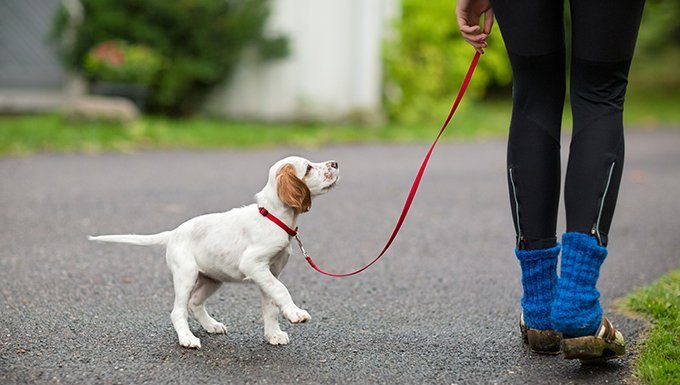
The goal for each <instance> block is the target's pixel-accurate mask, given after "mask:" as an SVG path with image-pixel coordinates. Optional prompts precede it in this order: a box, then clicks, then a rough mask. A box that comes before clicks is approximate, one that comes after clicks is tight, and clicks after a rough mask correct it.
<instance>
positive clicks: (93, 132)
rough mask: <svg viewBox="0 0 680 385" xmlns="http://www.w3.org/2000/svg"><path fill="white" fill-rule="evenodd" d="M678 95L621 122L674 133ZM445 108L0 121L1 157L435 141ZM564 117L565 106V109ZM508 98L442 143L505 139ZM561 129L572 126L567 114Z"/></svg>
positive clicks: (477, 106)
mask: <svg viewBox="0 0 680 385" xmlns="http://www.w3.org/2000/svg"><path fill="white" fill-rule="evenodd" d="M678 105H680V94H678V95H674V96H668V95H666V96H660V95H656V96H643V95H631V96H630V97H629V101H628V104H627V106H626V111H625V113H624V117H625V120H626V123H627V124H628V126H635V127H647V128H649V127H651V128H654V127H657V126H670V127H680V109H678V108H677V106H678ZM447 109H448V106H447V105H445V104H442V105H439V106H433V108H432V120H431V122H430V123H423V124H388V125H384V126H380V127H363V126H358V125H332V124H265V123H242V122H232V121H223V120H215V119H208V118H191V119H167V118H161V117H153V116H147V117H144V118H142V119H141V120H139V121H136V122H134V123H131V124H127V125H121V124H117V123H111V122H76V121H70V120H68V119H65V118H63V117H62V116H59V115H32V116H4V117H0V156H3V155H22V154H31V153H34V152H41V151H58V152H64V151H76V152H87V153H95V152H101V151H132V150H138V149H159V148H160V149H173V148H190V149H203V148H251V147H270V146H299V147H318V146H323V145H329V144H345V143H359V142H362V143H365V142H368V143H376V142H381V143H382V142H418V141H422V142H427V141H430V140H432V139H433V138H434V135H435V134H436V132H437V130H438V127H439V124H441V123H440V120H439V119H443V117H444V115H445V114H446V112H447ZM565 111H567V112H568V108H567V109H565ZM510 115H511V103H510V101H508V100H501V101H487V102H483V103H474V102H469V101H463V104H462V105H461V108H460V109H459V112H458V113H457V114H456V116H455V118H454V119H453V121H452V124H451V127H450V128H449V129H448V130H447V131H446V132H445V134H444V136H443V139H444V140H450V139H469V138H480V137H481V138H483V137H499V136H505V135H506V133H507V127H508V124H509V122H510ZM563 125H564V127H569V126H571V119H570V114H569V113H565V119H564V122H563Z"/></svg>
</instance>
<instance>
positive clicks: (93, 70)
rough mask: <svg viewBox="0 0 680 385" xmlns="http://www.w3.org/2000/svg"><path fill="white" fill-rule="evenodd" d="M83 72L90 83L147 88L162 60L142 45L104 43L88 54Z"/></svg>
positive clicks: (116, 41)
mask: <svg viewBox="0 0 680 385" xmlns="http://www.w3.org/2000/svg"><path fill="white" fill-rule="evenodd" d="M83 69H84V70H85V73H86V75H87V77H88V78H90V79H96V80H102V81H108V82H119V83H134V84H143V85H149V84H151V82H152V81H154V79H155V76H156V75H157V74H158V71H159V70H160V69H161V57H160V56H159V55H158V54H156V53H155V52H154V51H153V50H152V49H150V48H149V47H146V46H143V45H138V44H127V43H126V42H124V41H120V40H107V41H105V42H103V43H101V44H97V45H96V46H94V47H92V49H90V51H88V53H87V55H86V56H85V61H84V63H83Z"/></svg>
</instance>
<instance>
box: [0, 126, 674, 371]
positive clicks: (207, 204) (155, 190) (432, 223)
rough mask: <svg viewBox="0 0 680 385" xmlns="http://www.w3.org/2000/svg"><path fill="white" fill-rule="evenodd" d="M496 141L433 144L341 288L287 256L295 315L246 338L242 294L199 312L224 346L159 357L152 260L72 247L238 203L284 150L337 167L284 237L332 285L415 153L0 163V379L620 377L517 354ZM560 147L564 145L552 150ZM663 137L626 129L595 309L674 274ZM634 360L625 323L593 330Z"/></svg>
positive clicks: (161, 319) (165, 351)
mask: <svg viewBox="0 0 680 385" xmlns="http://www.w3.org/2000/svg"><path fill="white" fill-rule="evenodd" d="M504 148H505V145H504V143H503V141H483V142H473V143H453V144H445V145H443V146H441V147H440V148H438V149H437V151H436V152H435V155H434V157H433V158H432V163H431V167H430V169H429V170H428V172H427V174H426V176H425V178H424V180H423V185H422V190H421V192H420V193H419V194H418V197H417V199H416V202H415V203H414V205H413V211H412V213H411V215H410V216H409V218H408V221H407V223H406V225H405V226H404V228H403V230H402V233H401V234H400V236H399V237H398V238H397V241H396V243H395V245H394V247H393V249H392V251H391V252H390V253H389V254H388V255H387V256H386V257H385V259H384V260H383V261H381V262H380V263H379V264H377V265H376V266H374V267H373V268H371V269H370V270H369V271H367V272H365V273H364V274H362V275H360V276H357V277H355V278H347V279H332V278H327V277H324V276H321V275H318V274H317V273H315V272H313V271H312V270H311V269H310V268H309V267H308V266H306V265H305V263H304V261H303V260H302V259H301V258H300V256H299V254H298V253H297V252H296V254H295V256H294V257H293V258H292V259H291V262H290V263H289V265H288V267H287V268H286V270H285V271H284V273H283V276H282V280H283V281H284V282H285V283H286V285H287V286H288V288H289V289H290V291H291V293H292V295H293V297H294V299H295V300H296V302H297V303H298V304H299V305H301V306H302V307H304V308H305V309H307V310H308V311H309V312H310V313H311V314H312V322H311V323H309V324H307V325H301V326H292V325H285V326H284V328H285V329H286V330H287V331H288V332H289V334H290V335H291V340H292V341H291V344H290V345H289V346H286V347H271V346H268V345H266V344H265V343H264V341H263V338H262V331H261V321H260V310H259V299H258V292H257V290H256V289H255V288H254V287H252V286H249V285H229V286H226V287H223V288H222V289H221V291H220V292H219V293H218V294H217V295H215V296H214V297H213V298H212V299H211V301H210V302H209V303H208V309H209V311H210V312H211V313H212V314H213V315H214V316H215V318H217V319H218V320H220V321H222V322H224V323H225V324H226V325H227V327H228V328H229V333H228V334H227V335H223V336H209V335H207V334H206V333H205V332H203V331H200V329H199V325H198V324H196V323H195V322H193V321H192V324H191V326H192V329H193V330H194V331H195V332H196V334H197V336H198V337H199V338H201V339H202V342H203V349H201V350H198V351H196V350H186V349H182V348H180V347H179V346H178V344H177V341H176V336H175V333H174V330H173V329H172V326H171V324H170V319H169V314H170V310H171V306H172V288H171V282H170V275H169V272H168V270H167V268H166V267H165V262H164V258H163V256H162V252H161V250H158V249H152V248H141V247H134V246H127V245H102V244H92V243H88V242H87V241H86V240H85V239H86V235H87V234H91V233H111V232H113V233H117V232H136V233H145V232H156V231H160V230H164V229H168V228H171V227H174V226H176V225H177V224H179V223H181V222H182V221H184V220H185V219H188V218H190V217H193V216H195V215H198V214H202V213H208V212H215V211H222V210H226V209H229V208H231V207H234V206H238V205H241V204H246V203H249V202H251V199H252V195H253V194H254V193H255V192H256V191H258V190H259V189H260V188H261V187H262V186H263V185H264V183H265V179H266V171H267V168H268V167H269V165H270V164H272V163H273V162H274V161H276V160H277V159H279V158H281V157H283V156H285V155H288V154H301V155H303V156H308V157H310V158H312V159H315V160H322V159H328V158H334V159H336V160H338V161H339V162H340V167H341V172H342V175H343V179H342V181H341V184H340V185H339V186H338V187H337V188H336V190H335V191H333V192H332V193H330V194H328V195H326V196H324V197H321V198H319V199H318V200H317V201H316V202H315V206H314V208H313V210H312V211H311V212H310V213H309V214H307V215H305V216H304V217H303V218H302V219H301V221H300V226H301V229H302V231H303V233H304V237H305V239H306V245H307V248H308V249H309V251H310V252H312V253H313V254H314V255H315V256H316V259H317V262H318V263H319V264H320V265H321V266H323V267H324V268H327V269H329V270H332V271H347V270H349V269H352V268H355V267H358V266H360V265H361V264H362V263H364V262H366V261H367V260H369V258H371V257H372V256H373V255H374V254H375V253H376V252H377V251H379V249H380V247H381V246H382V242H384V240H385V238H386V236H387V235H388V233H389V231H390V230H391V226H392V225H393V223H394V220H395V218H396V216H397V214H398V212H399V209H400V207H401V204H402V202H403V199H404V197H405V194H406V191H407V188H408V187H409V184H410V182H411V178H412V177H413V175H414V173H415V171H416V168H417V164H418V162H419V161H420V160H421V157H422V155H423V153H424V151H425V149H426V145H425V144H420V145H408V146H406V145H404V146H351V147H328V148H323V149H319V150H299V149H271V150H257V151H238V150H230V151H210V152H186V151H177V152H150V153H134V154H105V155H96V156H88V155H39V156H35V157H28V158H18V159H2V160H0V183H1V187H0V208H1V212H0V228H1V229H2V231H0V283H1V285H0V312H1V313H0V383H2V384H14V383H68V384H71V383H124V384H140V383H153V384H156V383H185V384H199V383H224V384H229V383H236V384H240V383H253V384H254V383H262V384H273V383H286V384H290V383H299V384H317V383H338V384H342V383H389V384H393V383H404V384H414V383H437V384H453V383H457V384H470V383H517V384H525V383H546V384H555V383H588V384H591V383H593V384H594V383H598V384H599V383H621V381H623V380H624V379H625V378H627V377H628V376H629V375H630V370H631V368H630V361H629V359H624V360H620V361H615V362H612V363H610V364H608V365H606V366H604V367H598V368H591V367H581V366H580V365H579V364H578V363H575V362H567V361H564V360H562V359H561V358H559V357H548V358H546V357H541V356H535V355H532V354H530V353H528V352H527V351H526V349H525V348H524V347H523V346H522V344H521V342H520V339H519V337H518V335H517V334H518V330H517V327H516V323H517V318H518V315H519V308H518V306H519V305H518V301H519V298H520V295H521V287H520V282H519V268H518V265H517V263H516V261H515V258H514V255H513V252H512V251H513V226H512V222H511V218H510V210H509V207H508V203H507V202H506V199H507V191H506V186H505V176H504V172H505V166H504V158H505V151H504ZM565 148H566V145H565ZM678 148H680V131H659V132H651V133H640V132H635V133H630V134H629V135H628V146H627V153H628V160H627V164H626V171H625V173H624V178H623V183H622V192H621V195H620V201H619V207H618V211H617V213H616V217H615V224H614V227H613V229H612V231H611V246H610V257H609V258H608V259H607V261H606V262H605V264H604V267H603V272H602V279H601V281H600V282H601V285H600V286H601V289H602V292H603V296H604V301H605V305H606V307H608V308H611V306H612V304H613V302H614V300H615V299H616V298H618V297H621V296H623V295H624V294H626V293H627V292H628V291H630V290H631V289H633V288H634V287H636V286H639V285H644V284H647V283H649V282H651V281H652V280H653V279H654V278H656V277H658V276H660V275H661V274H663V273H664V272H666V271H667V270H668V269H670V268H673V267H677V266H678V265H680V237H678V234H679V231H678V230H680V226H679V223H680V221H679V220H678V218H680V199H678V195H679V192H680V190H679V189H678V187H679V186H680V151H678ZM611 318H612V319H613V320H614V321H615V322H616V323H617V324H618V325H619V326H620V327H621V329H623V330H624V331H625V332H626V333H627V336H628V339H629V341H630V346H631V347H634V346H635V343H636V342H637V340H638V337H639V333H640V331H641V322H639V321H633V320H629V319H626V318H625V317H623V316H621V315H613V316H612V317H611Z"/></svg>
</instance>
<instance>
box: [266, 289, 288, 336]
mask: <svg viewBox="0 0 680 385" xmlns="http://www.w3.org/2000/svg"><path fill="white" fill-rule="evenodd" d="M260 293H261V294H262V320H263V321H264V338H265V339H266V340H267V342H269V343H270V344H271V345H288V342H289V341H290V340H289V339H288V333H286V332H284V331H283V330H281V327H280V326H279V308H278V306H276V304H275V303H274V300H272V299H271V298H270V297H269V296H268V295H267V294H266V293H265V292H264V291H262V290H260Z"/></svg>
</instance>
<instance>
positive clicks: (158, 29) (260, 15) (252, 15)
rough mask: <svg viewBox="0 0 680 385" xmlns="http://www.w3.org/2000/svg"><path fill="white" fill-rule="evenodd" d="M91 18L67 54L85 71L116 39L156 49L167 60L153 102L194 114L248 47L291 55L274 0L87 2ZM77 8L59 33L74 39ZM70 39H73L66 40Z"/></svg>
mask: <svg viewBox="0 0 680 385" xmlns="http://www.w3.org/2000/svg"><path fill="white" fill-rule="evenodd" d="M81 3H82V5H83V8H84V20H83V21H82V22H80V23H79V24H78V25H76V31H75V41H74V42H72V43H71V44H64V46H63V47H64V49H63V50H62V56H63V58H64V61H65V62H66V63H67V64H68V65H70V67H72V68H75V69H76V70H80V69H81V68H82V65H83V60H84V57H85V55H86V54H87V52H88V51H89V50H90V49H91V48H92V47H93V46H95V45H97V44H99V43H101V42H103V41H106V40H111V39H119V40H124V41H126V42H129V43H132V44H142V45H146V46H148V47H151V48H152V49H154V50H155V51H156V52H158V53H159V54H160V55H161V56H162V57H163V58H164V61H163V65H162V67H161V69H160V73H159V75H158V76H156V78H155V80H154V82H153V83H152V84H151V91H152V93H151V100H150V107H151V108H152V110H155V111H157V112H162V113H167V114H173V115H179V114H188V113H191V112H193V111H195V110H196V109H197V108H198V107H200V105H201V102H202V100H203V98H204V96H205V95H206V93H207V92H208V91H209V90H210V89H211V88H212V87H213V86H215V85H216V84H218V83H220V82H222V81H224V80H225V79H228V78H229V75H230V74H231V73H232V72H233V71H234V69H235V67H236V65H237V63H238V61H239V59H240V58H241V54H242V52H243V50H244V49H246V48H249V47H254V48H255V49H257V52H259V54H260V57H261V58H263V59H273V58H280V57H283V56H285V55H286V54H287V53H288V44H287V39H286V38H285V37H283V36H274V37H270V36H267V34H266V33H265V24H266V21H267V19H268V17H269V10H270V4H269V1H268V0H234V1H214V0H173V1H168V0H115V1H111V0H81ZM69 25H72V23H71V22H70V20H69V14H68V13H67V11H66V10H65V9H62V10H61V11H60V12H59V14H58V16H57V18H56V21H55V27H54V30H55V36H56V37H58V38H61V39H62V40H68V38H67V36H68V34H69ZM64 38H66V39H64Z"/></svg>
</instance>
